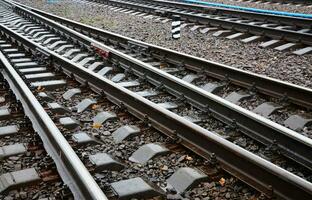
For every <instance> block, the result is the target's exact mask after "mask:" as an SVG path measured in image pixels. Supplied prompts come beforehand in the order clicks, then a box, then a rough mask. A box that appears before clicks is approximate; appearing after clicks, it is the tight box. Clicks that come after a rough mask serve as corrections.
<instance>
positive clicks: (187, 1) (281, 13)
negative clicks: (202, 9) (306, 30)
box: [181, 0, 312, 19]
mask: <svg viewBox="0 0 312 200" xmlns="http://www.w3.org/2000/svg"><path fill="white" fill-rule="evenodd" d="M181 1H183V2H186V3H195V4H202V5H207V6H212V7H221V8H229V9H235V10H243V11H249V12H256V13H265V14H271V15H282V16H288V17H300V18H308V19H312V14H303V13H290V12H283V11H273V10H263V9H257V8H248V7H241V6H233V5H228V4H222V3H210V2H205V1H198V0H181Z"/></svg>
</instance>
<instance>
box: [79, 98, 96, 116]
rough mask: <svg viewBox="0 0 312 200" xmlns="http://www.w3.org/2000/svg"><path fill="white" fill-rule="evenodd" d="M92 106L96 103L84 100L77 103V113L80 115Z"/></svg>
mask: <svg viewBox="0 0 312 200" xmlns="http://www.w3.org/2000/svg"><path fill="white" fill-rule="evenodd" d="M94 104H96V101H94V100H92V99H84V100H82V101H81V102H80V103H78V105H76V108H77V112H78V113H81V112H83V111H85V110H86V109H87V108H89V107H90V106H92V105H94Z"/></svg>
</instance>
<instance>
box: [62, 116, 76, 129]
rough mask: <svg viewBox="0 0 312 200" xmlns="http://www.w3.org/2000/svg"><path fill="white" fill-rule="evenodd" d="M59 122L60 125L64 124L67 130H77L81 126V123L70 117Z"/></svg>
mask: <svg viewBox="0 0 312 200" xmlns="http://www.w3.org/2000/svg"><path fill="white" fill-rule="evenodd" d="M59 121H60V124H62V125H63V126H64V128H66V129H75V128H77V127H78V126H79V123H78V122H77V121H76V120H73V119H72V118H70V117H62V118H60V119H59Z"/></svg>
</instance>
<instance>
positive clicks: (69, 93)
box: [63, 88, 81, 100]
mask: <svg viewBox="0 0 312 200" xmlns="http://www.w3.org/2000/svg"><path fill="white" fill-rule="evenodd" d="M80 93H81V90H80V89H79V88H73V89H69V90H67V91H66V92H65V93H64V94H63V98H64V99H66V100H69V99H71V98H72V97H73V96H74V95H76V94H80Z"/></svg>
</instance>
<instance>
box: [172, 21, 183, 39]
mask: <svg viewBox="0 0 312 200" xmlns="http://www.w3.org/2000/svg"><path fill="white" fill-rule="evenodd" d="M172 17H173V19H172V23H171V35H172V38H173V39H175V40H177V39H179V38H180V37H181V20H180V16H179V15H173V16H172Z"/></svg>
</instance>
